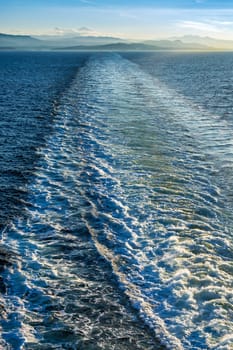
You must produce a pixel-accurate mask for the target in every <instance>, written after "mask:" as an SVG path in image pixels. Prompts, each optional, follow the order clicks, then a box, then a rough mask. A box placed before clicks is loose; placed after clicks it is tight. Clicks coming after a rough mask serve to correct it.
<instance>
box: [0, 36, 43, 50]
mask: <svg viewBox="0 0 233 350" xmlns="http://www.w3.org/2000/svg"><path fill="white" fill-rule="evenodd" d="M41 45H43V42H41V41H40V40H38V39H36V38H33V37H31V36H29V35H8V34H1V33H0V48H15V49H18V48H22V49H23V48H38V47H40V46H41Z"/></svg>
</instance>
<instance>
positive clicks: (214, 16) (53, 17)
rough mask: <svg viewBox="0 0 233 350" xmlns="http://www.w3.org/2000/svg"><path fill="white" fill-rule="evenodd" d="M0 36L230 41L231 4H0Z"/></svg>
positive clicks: (132, 0) (86, 0) (4, 0)
mask: <svg viewBox="0 0 233 350" xmlns="http://www.w3.org/2000/svg"><path fill="white" fill-rule="evenodd" d="M0 32H4V33H12V34H16V33H19V34H59V35H63V34H69V33H73V34H85V35H86V34H89V35H111V36H120V37H124V38H132V39H134V38H138V39H144V38H145V39H153V38H154V39H156V38H165V37H171V36H181V35H185V34H193V35H201V36H212V37H216V38H222V39H233V0H222V1H221V0H173V1H172V0H154V1H153V0H144V1H140V0H118V1H107V0H66V1H65V0H0Z"/></svg>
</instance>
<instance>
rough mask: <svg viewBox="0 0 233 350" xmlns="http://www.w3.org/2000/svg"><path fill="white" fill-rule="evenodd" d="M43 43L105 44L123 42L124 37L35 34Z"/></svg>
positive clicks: (59, 45) (55, 45) (57, 45)
mask: <svg viewBox="0 0 233 350" xmlns="http://www.w3.org/2000/svg"><path fill="white" fill-rule="evenodd" d="M36 38H37V39H39V40H43V43H44V44H46V45H50V46H52V47H65V46H80V45H107V44H113V43H119V42H125V40H124V39H121V38H115V37H109V36H81V35H80V36H75V37H65V36H64V37H61V36H37V37H36Z"/></svg>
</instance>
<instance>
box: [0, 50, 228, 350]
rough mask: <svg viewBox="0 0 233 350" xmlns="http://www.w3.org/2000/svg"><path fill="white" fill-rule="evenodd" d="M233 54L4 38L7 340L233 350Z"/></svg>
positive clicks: (55, 345)
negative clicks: (23, 48) (28, 43)
mask: <svg viewBox="0 0 233 350" xmlns="http://www.w3.org/2000/svg"><path fill="white" fill-rule="evenodd" d="M232 67H233V54H232V53H204V52H202V53H198V52H196V53H194V52H192V53H191V52H128V53H106V52H102V53H101V52H99V53H95V52H89V53H85V52H81V53H80V52H10V51H9V52H7V51H6V52H1V53H0V83H1V90H0V115H1V119H0V123H1V129H0V130H1V132H0V144H1V153H0V191H1V197H0V227H1V243H0V308H1V337H0V348H2V349H7V350H11V349H12V350H16V349H17V350H18V349H27V350H50V349H74V350H76V349H77V350H82V349H85V350H102V349H104V350H113V349H117V350H125V349H127V350H130V349H132V350H142V349H144V350H152V349H153V350H165V349H168V350H169V349H171V350H183V349H187V350H199V349H204V350H208V349H215V350H230V349H233V345H232V344H233V322H232V321H233V297H232V287H233V286H232V281H233V278H232V274H233V263H232V261H233V244H232V243H233V237H232V231H233V139H232V132H233V98H232V92H233V73H232V72H233V70H232Z"/></svg>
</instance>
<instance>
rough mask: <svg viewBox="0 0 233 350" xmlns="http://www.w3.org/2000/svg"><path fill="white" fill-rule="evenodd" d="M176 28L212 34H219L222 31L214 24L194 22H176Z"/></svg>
mask: <svg viewBox="0 0 233 350" xmlns="http://www.w3.org/2000/svg"><path fill="white" fill-rule="evenodd" d="M178 27H180V28H188V29H192V30H195V31H200V32H213V33H220V32H222V30H223V29H222V28H220V26H218V25H215V24H214V23H209V22H196V21H180V22H178Z"/></svg>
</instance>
